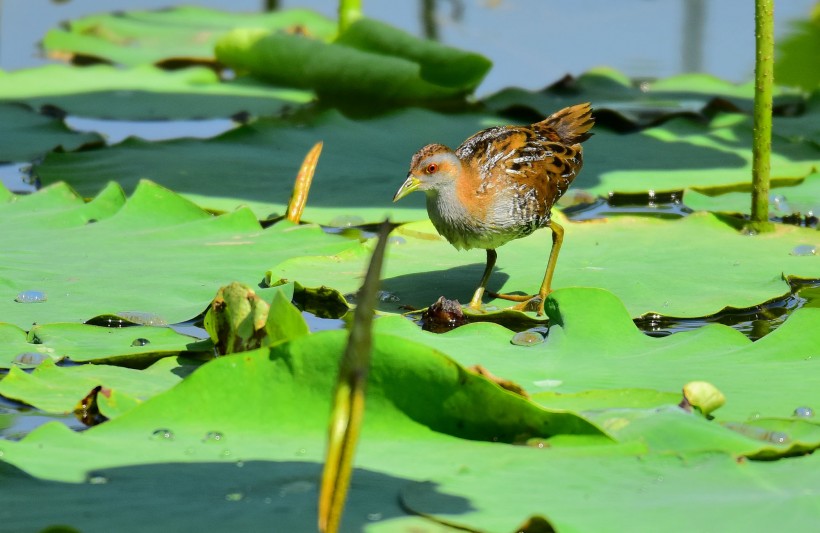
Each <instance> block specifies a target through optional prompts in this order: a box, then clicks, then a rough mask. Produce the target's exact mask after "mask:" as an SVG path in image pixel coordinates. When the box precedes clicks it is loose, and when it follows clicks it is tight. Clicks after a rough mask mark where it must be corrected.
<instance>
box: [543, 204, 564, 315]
mask: <svg viewBox="0 0 820 533" xmlns="http://www.w3.org/2000/svg"><path fill="white" fill-rule="evenodd" d="M550 229H551V230H552V248H550V258H549V260H547V272H546V273H545V274H544V281H543V282H542V283H541V289H540V290H539V291H538V296H539V297H540V298H541V303H539V304H538V313H537V314H538V315H539V316H540V315H543V314H544V303H545V302H546V301H547V296H548V295H549V293H551V292H552V288H551V287H550V286H551V285H552V275H553V274H554V273H555V264H556V263H557V262H558V252H560V251H561V244H562V243H563V242H564V227H563V226H562V225H561V224H559V223H557V222H555V221H554V220H551V221H550Z"/></svg>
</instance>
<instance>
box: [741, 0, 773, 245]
mask: <svg viewBox="0 0 820 533" xmlns="http://www.w3.org/2000/svg"><path fill="white" fill-rule="evenodd" d="M773 82H774V0H755V101H754V134H753V138H752V217H751V220H750V222H749V224H748V225H747V230H751V231H754V232H756V233H761V232H764V231H773V230H774V225H773V224H772V223H771V222H769V173H770V156H771V148H772V86H773Z"/></svg>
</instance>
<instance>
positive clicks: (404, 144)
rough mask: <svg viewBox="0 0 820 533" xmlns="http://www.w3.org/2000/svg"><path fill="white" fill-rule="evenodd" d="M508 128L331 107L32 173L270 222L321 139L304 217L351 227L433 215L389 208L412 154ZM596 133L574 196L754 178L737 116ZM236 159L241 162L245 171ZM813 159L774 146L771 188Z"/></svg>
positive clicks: (807, 168)
mask: <svg viewBox="0 0 820 533" xmlns="http://www.w3.org/2000/svg"><path fill="white" fill-rule="evenodd" d="M505 122H507V121H505V120H503V119H501V118H499V117H495V116H492V115H481V114H461V115H444V114H439V113H433V112H430V111H424V110H418V109H413V110H405V111H401V112H396V113H392V114H390V115H386V116H382V117H379V118H374V119H370V120H351V119H349V118H345V117H344V116H342V115H341V114H340V113H339V112H337V111H326V112H324V113H321V114H319V115H318V116H315V117H310V116H303V117H297V118H293V119H275V120H260V121H258V122H255V123H253V124H251V125H248V126H245V127H242V128H238V129H236V130H233V131H231V132H228V133H226V134H224V135H221V136H220V137H218V138H215V139H210V140H177V141H169V142H160V143H147V142H144V141H140V140H136V139H132V140H128V141H125V142H123V143H122V144H120V145H118V146H113V147H108V148H105V149H101V150H90V151H85V152H80V153H68V154H59V153H55V154H51V155H49V156H48V157H47V158H46V160H45V161H44V163H43V164H40V165H37V167H36V172H37V174H38V176H40V178H41V179H42V180H43V182H44V183H51V182H54V181H59V180H66V181H68V182H69V183H71V184H72V185H73V186H74V187H76V188H77V189H78V190H79V191H80V192H81V193H83V194H87V195H90V194H94V193H95V192H96V191H97V190H99V188H100V187H102V185H103V184H104V183H106V182H107V181H108V180H110V179H111V177H112V176H116V178H117V181H118V182H119V183H121V184H122V185H123V187H125V189H126V190H131V189H132V188H133V187H134V186H135V185H136V183H137V182H138V180H139V179H141V178H144V177H148V178H150V179H152V180H154V181H156V182H158V183H160V184H162V185H165V186H167V187H171V188H173V189H174V190H175V191H178V192H180V193H182V194H187V195H189V197H190V198H192V199H195V201H197V202H198V203H199V204H200V205H203V206H205V207H208V208H213V209H218V210H219V209H221V210H232V209H234V208H235V207H236V206H238V205H241V204H245V203H248V204H250V205H252V206H253V207H254V212H255V213H256V214H257V216H259V217H260V218H266V217H267V216H269V215H270V214H271V213H277V214H282V213H284V210H285V204H286V202H287V200H288V198H290V194H291V191H292V188H293V180H294V178H295V176H296V173H297V171H298V168H299V166H300V164H301V162H302V159H303V158H304V156H305V154H306V153H307V152H308V150H309V149H310V148H311V147H312V146H313V145H314V144H315V143H316V142H318V141H323V142H324V149H323V151H322V155H321V158H320V159H319V163H318V166H317V169H316V175H315V177H314V180H313V185H312V188H311V191H310V196H309V198H308V203H307V208H306V209H305V212H304V215H303V219H304V220H309V221H312V222H319V223H323V224H331V225H345V223H344V222H343V221H344V220H350V219H355V220H357V222H355V223H356V224H359V223H366V222H375V221H378V220H381V219H383V218H384V216H385V215H386V214H388V215H390V217H391V219H392V220H394V221H399V222H401V221H411V220H421V219H424V218H426V217H427V214H426V210H425V208H424V205H425V204H424V196H423V195H422V194H418V195H411V196H410V197H408V198H405V199H403V200H402V201H401V202H399V203H397V204H393V203H392V199H393V195H394V194H395V192H396V190H397V189H398V187H399V186H400V185H401V183H402V182H403V180H404V177H405V176H406V175H407V169H408V167H409V163H410V158H411V157H412V155H413V153H414V152H415V151H416V150H418V149H419V148H420V147H421V146H423V145H424V144H426V143H429V142H441V143H444V144H448V145H449V146H453V147H455V146H458V144H459V143H461V142H462V141H463V140H464V139H465V138H466V137H468V136H469V135H471V134H472V133H474V132H476V131H478V130H481V129H483V128H487V127H490V126H493V125H498V124H503V123H505ZM595 131H596V134H595V136H594V137H592V138H591V139H590V140H589V141H588V142H587V143H586V144H585V152H584V154H585V163H584V169H583V171H582V172H581V173H580V175H579V177H578V179H577V180H576V181H575V182H574V184H573V188H574V189H586V190H588V191H590V192H592V193H595V194H607V193H608V192H609V191H619V192H636V191H638V192H641V191H642V192H646V191H648V190H654V191H656V192H661V191H673V190H681V189H685V188H688V187H695V186H697V187H701V188H704V189H710V188H715V187H725V186H737V185H738V184H743V183H748V182H749V181H750V176H751V125H750V124H749V123H748V122H747V120H746V119H745V118H744V117H742V116H739V115H725V116H721V117H720V118H719V119H716V120H715V121H713V123H712V124H711V125H710V126H702V125H699V124H696V123H694V122H690V121H687V120H683V119H681V120H676V121H670V122H668V123H667V124H665V125H664V126H662V127H656V128H652V129H650V130H647V131H644V132H640V133H634V134H627V135H624V134H617V133H614V132H612V131H609V130H606V129H604V128H596V130H595ZM237 161H241V162H242V165H241V166H242V168H241V172H239V173H237V172H238V171H237V163H236V162H237ZM818 164H820V150H818V149H815V148H814V147H812V146H809V145H806V144H802V143H798V144H795V143H791V142H788V141H785V140H782V139H781V140H779V141H777V140H776V141H775V143H774V153H773V156H772V176H773V178H774V182H773V183H774V184H775V185H776V184H778V183H795V182H798V181H799V180H800V179H802V178H803V177H805V176H806V175H807V174H809V173H810V172H811V170H812V168H813V167H814V166H817V165H818ZM226 176H237V177H236V178H235V179H225V177H226Z"/></svg>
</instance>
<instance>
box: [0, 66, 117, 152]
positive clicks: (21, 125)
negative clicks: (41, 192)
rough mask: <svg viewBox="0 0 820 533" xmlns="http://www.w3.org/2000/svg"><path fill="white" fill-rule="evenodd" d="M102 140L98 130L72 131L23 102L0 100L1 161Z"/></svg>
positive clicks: (78, 146)
mask: <svg viewBox="0 0 820 533" xmlns="http://www.w3.org/2000/svg"><path fill="white" fill-rule="evenodd" d="M0 79H2V77H0ZM102 142H103V139H102V137H100V136H99V135H97V134H96V133H77V132H73V131H71V130H69V129H68V128H66V126H65V124H63V123H62V122H61V121H59V120H55V119H53V118H49V117H46V116H43V115H40V114H39V113H36V112H34V111H32V110H31V109H29V108H27V107H26V106H24V105H17V104H6V103H0V162H25V161H31V160H33V159H35V158H38V157H42V156H43V155H45V154H46V153H48V152H50V151H52V150H54V149H62V150H76V149H78V148H80V147H82V146H85V145H93V144H102Z"/></svg>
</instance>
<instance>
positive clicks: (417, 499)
mask: <svg viewBox="0 0 820 533" xmlns="http://www.w3.org/2000/svg"><path fill="white" fill-rule="evenodd" d="M525 461H526V460H525V459H524V458H523V457H522V458H520V459H507V460H504V458H501V457H499V458H497V459H495V460H494V461H492V462H491V463H487V464H485V468H471V469H469V470H468V471H466V472H454V473H453V474H451V475H450V476H448V477H443V476H437V477H436V478H435V480H436V482H435V483H434V484H433V483H431V484H427V485H422V484H417V485H412V486H409V487H408V488H407V489H406V490H404V491H403V494H402V502H403V503H404V505H405V506H406V507H407V508H409V509H411V510H412V511H414V512H417V513H423V514H426V515H432V516H434V517H436V518H438V519H440V520H446V521H449V522H450V523H454V524H458V525H460V526H462V527H464V528H469V529H470V530H475V531H499V532H502V531H516V530H517V529H516V528H520V526H521V524H522V523H524V522H525V521H526V520H527V519H528V518H529V517H530V516H532V515H534V514H536V515H539V516H542V517H546V518H548V519H549V521H550V523H551V524H552V525H553V526H554V527H555V530H556V531H562V532H564V531H566V532H577V533H580V532H584V531H606V532H615V531H680V530H682V529H687V530H688V529H690V528H691V529H692V530H698V531H725V530H743V531H764V530H767V529H768V528H770V527H774V528H778V527H783V528H784V529H787V530H801V529H804V528H806V527H811V526H810V524H813V523H814V522H815V521H816V519H817V516H818V513H820V505H819V504H818V503H817V498H816V492H817V483H816V480H815V478H814V477H813V476H814V474H813V470H814V469H815V468H817V467H818V466H820V457H817V454H814V456H808V457H805V458H800V459H797V460H782V461H776V462H773V463H772V462H754V463H749V462H738V461H737V460H736V459H735V458H733V457H730V456H725V455H720V454H713V455H709V454H705V455H701V456H697V457H691V458H681V457H676V456H651V457H643V458H641V459H640V460H637V459H634V458H623V457H606V458H601V457H593V458H584V459H577V458H576V459H570V460H565V461H549V460H545V461H535V462H530V464H529V465H525ZM579 478H580V479H584V480H585V482H583V483H578V480H579ZM488 483H493V484H494V486H495V487H504V490H496V491H494V492H493V493H492V494H490V493H489V492H484V491H481V490H480V489H478V487H481V486H485V485H486V484H488ZM452 495H460V496H463V497H465V498H468V499H469V503H470V506H471V507H472V509H474V510H473V512H471V513H465V512H463V511H461V510H460V509H459V508H458V507H457V506H455V505H452V504H450V505H448V504H447V500H446V497H448V496H449V497H452ZM693 506H694V507H693ZM591 508H592V509H591ZM499 509H503V510H504V512H503V513H499V512H498V510H499ZM593 509H594V510H593Z"/></svg>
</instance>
